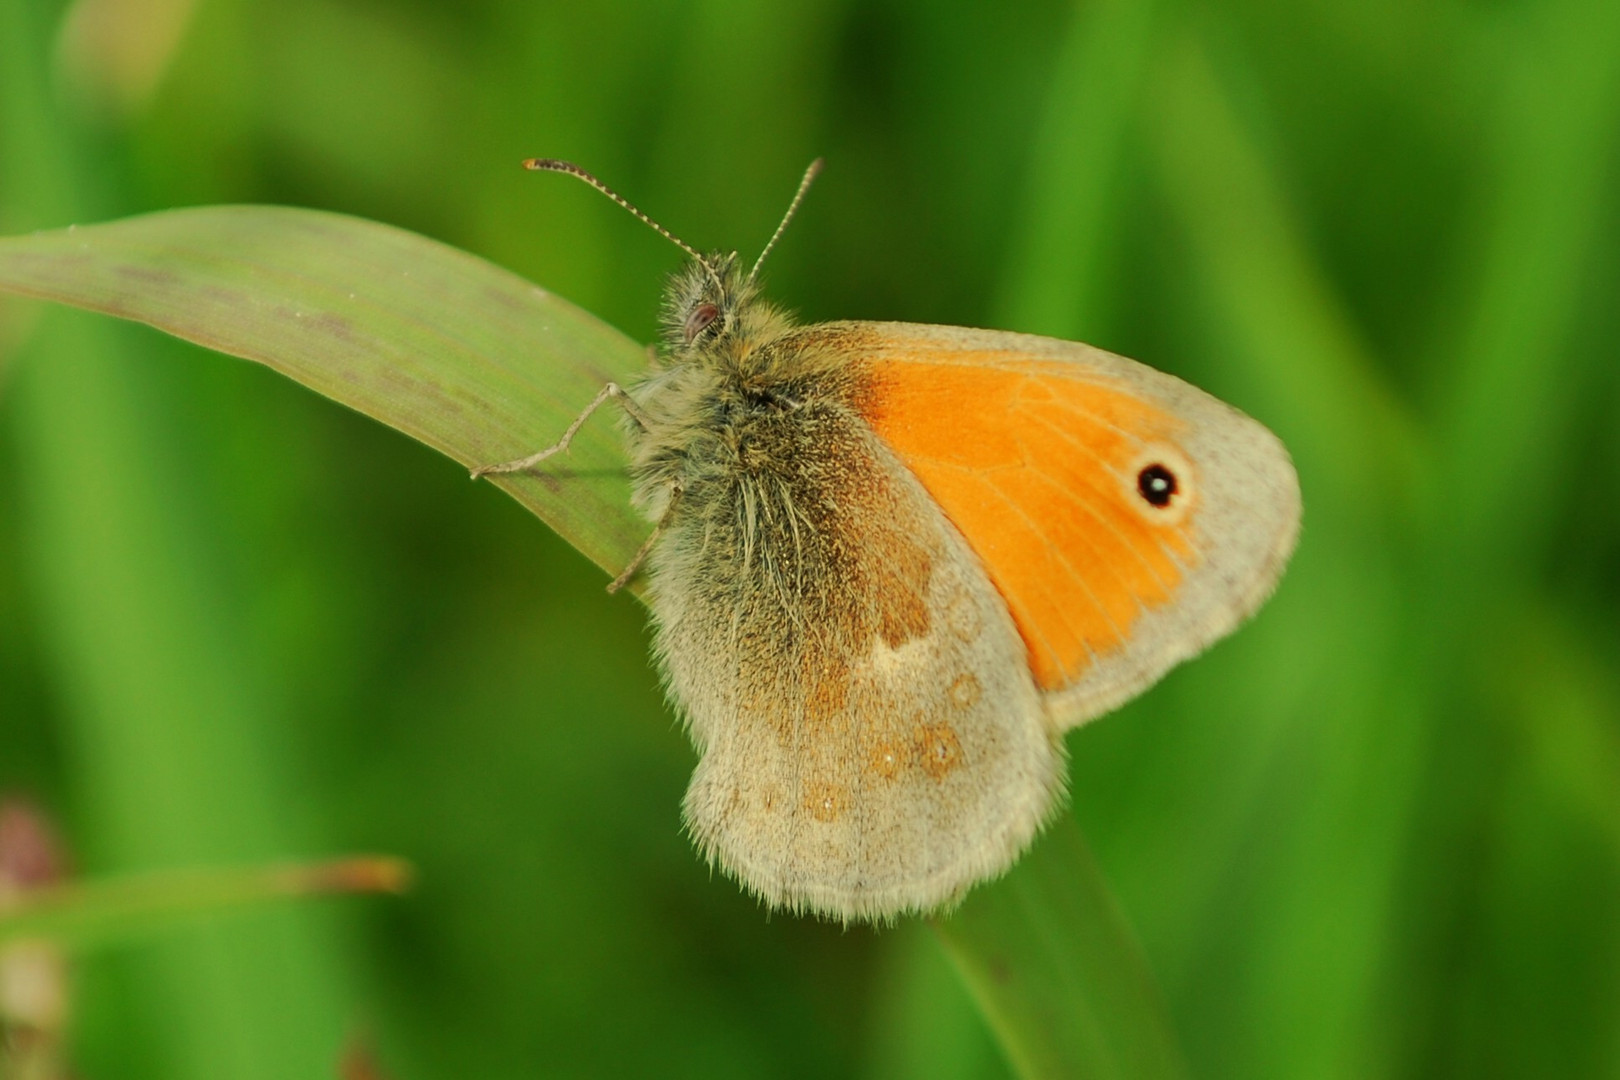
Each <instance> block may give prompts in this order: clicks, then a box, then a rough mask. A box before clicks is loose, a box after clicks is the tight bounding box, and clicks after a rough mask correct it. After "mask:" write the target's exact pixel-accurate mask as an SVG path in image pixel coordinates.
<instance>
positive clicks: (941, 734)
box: [914, 724, 963, 780]
mask: <svg viewBox="0 0 1620 1080" xmlns="http://www.w3.org/2000/svg"><path fill="white" fill-rule="evenodd" d="M914 741H915V743H916V746H917V760H918V763H919V764H920V765H921V766H922V770H923V772H925V773H927V774H928V775H929V777H930V778H932V779H934V780H943V779H945V778H946V777H947V776H949V775H950V774H951V773H952V772H953V771H955V770H956V769H959V768H961V767H962V764H963V761H962V743H961V742H960V740H958V739H957V737H956V729H955V728H953V727H951V725H949V724H922V725H919V726H918V727H917V732H916V735H915V736H914Z"/></svg>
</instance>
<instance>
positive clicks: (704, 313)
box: [686, 304, 720, 345]
mask: <svg viewBox="0 0 1620 1080" xmlns="http://www.w3.org/2000/svg"><path fill="white" fill-rule="evenodd" d="M719 317H720V309H719V308H717V307H715V306H714V305H713V304H699V305H698V306H697V307H695V308H693V309H692V314H690V315H688V316H687V317H686V343H687V344H688V345H690V344H692V342H693V341H695V340H697V336H698V335H699V334H701V333H703V331H705V330H707V329H708V328H709V324H710V323H712V322H714V320H716V319H718V318H719Z"/></svg>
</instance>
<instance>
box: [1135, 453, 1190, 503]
mask: <svg viewBox="0 0 1620 1080" xmlns="http://www.w3.org/2000/svg"><path fill="white" fill-rule="evenodd" d="M1136 490H1137V492H1138V493H1140V494H1141V496H1142V498H1143V499H1145V500H1147V504H1148V505H1149V506H1157V507H1159V508H1160V509H1163V508H1164V507H1166V506H1169V505H1170V503H1171V501H1172V500H1173V499H1175V497H1176V494H1177V493H1178V492H1179V491H1180V490H1181V485H1179V484H1178V483H1177V482H1176V474H1175V473H1173V472H1171V471H1170V470H1169V469H1168V468H1167V467H1165V466H1164V465H1161V464H1159V463H1158V462H1154V463H1153V464H1152V465H1149V466H1147V467H1146V468H1144V469H1143V470H1142V471H1141V472H1139V473H1137V474H1136Z"/></svg>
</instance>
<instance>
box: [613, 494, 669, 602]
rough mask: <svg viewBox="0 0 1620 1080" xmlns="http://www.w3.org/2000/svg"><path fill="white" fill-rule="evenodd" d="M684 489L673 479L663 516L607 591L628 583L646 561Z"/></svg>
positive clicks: (615, 589)
mask: <svg viewBox="0 0 1620 1080" xmlns="http://www.w3.org/2000/svg"><path fill="white" fill-rule="evenodd" d="M685 490H686V489H685V488H684V487H682V486H681V482H680V481H679V480H677V481H675V483H674V485H672V486H671V487H670V489H669V505H668V506H666V507H665V508H664V516H663V517H661V518H659V519H658V524H656V525H654V526H653V531H652V532H650V533H648V534H647V539H645V540H643V541H642V542H641V547H640V548H638V549H637V550H636V553H635V555H633V556H632V557H631V559H630V564H629V565H628V566H626V567H625V568H624V569H623V570H621V571H619V576H618V577H616V578H614V579H613V580H612V581H611V582H609V583H608V587H607V591H608V592H610V593H616V592H618V591H619V590H620V589H622V588H624V587H625V586H626V585H628V584H630V579H631V578H633V577H635V576H636V571H637V570H640V569H641V564H642V563H644V562H646V561H647V555H648V553H649V552H651V551H652V549H653V545H654V544H656V543H657V542H658V538H659V537H660V536H662V535H663V534H664V526H666V525H668V524H669V519H670V517H671V516H673V515H674V513H675V508H676V507H677V506H679V505H680V502H681V493H682V492H684V491H685Z"/></svg>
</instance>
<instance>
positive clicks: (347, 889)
mask: <svg viewBox="0 0 1620 1080" xmlns="http://www.w3.org/2000/svg"><path fill="white" fill-rule="evenodd" d="M410 878H411V870H410V867H409V866H408V865H407V864H406V863H404V862H402V861H401V860H399V859H392V858H387V857H383V856H357V857H354V858H349V859H336V860H333V861H330V862H320V863H306V864H299V865H292V866H255V867H246V868H227V869H217V868H209V869H199V870H166V871H156V872H151V873H145V874H131V875H128V876H124V877H115V878H106V879H101V880H96V881H89V882H84V883H79V884H73V885H64V886H59V887H56V888H51V889H41V890H38V891H35V892H32V893H29V894H27V895H26V896H25V897H23V898H21V899H18V900H13V901H8V902H7V903H4V904H0V946H3V945H5V944H6V943H7V942H11V941H16V940H19V939H21V938H49V939H50V940H51V941H53V942H56V943H57V944H60V945H65V946H69V947H76V948H82V947H84V946H87V945H99V944H104V943H110V942H122V941H127V940H129V939H131V938H134V937H137V936H143V935H146V934H149V933H151V932H153V931H155V930H161V929H164V928H166V927H169V926H175V925H190V924H191V923H192V922H194V921H195V920H196V918H197V917H198V916H199V915H207V914H213V913H217V912H221V911H226V910H230V909H233V908H239V907H243V906H247V905H252V904H262V903H266V902H269V901H274V900H287V899H295V898H299V897H307V896H319V895H326V894H334V893H369V892H389V893H398V892H402V891H404V889H405V888H406V887H407V885H408V884H409V882H410Z"/></svg>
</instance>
